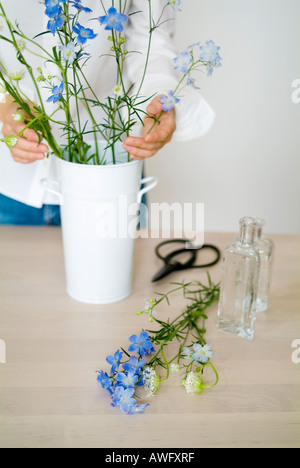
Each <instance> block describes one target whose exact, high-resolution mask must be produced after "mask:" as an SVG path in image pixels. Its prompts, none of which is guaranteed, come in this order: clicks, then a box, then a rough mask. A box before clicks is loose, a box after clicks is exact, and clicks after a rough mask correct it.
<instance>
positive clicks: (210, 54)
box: [199, 41, 222, 76]
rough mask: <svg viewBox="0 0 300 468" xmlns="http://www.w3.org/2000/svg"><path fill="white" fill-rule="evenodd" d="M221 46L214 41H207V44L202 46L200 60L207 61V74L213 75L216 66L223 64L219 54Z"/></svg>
mask: <svg viewBox="0 0 300 468" xmlns="http://www.w3.org/2000/svg"><path fill="white" fill-rule="evenodd" d="M219 51H220V47H218V46H217V45H216V44H215V43H214V42H213V41H207V42H206V44H205V45H203V46H201V47H200V56H199V58H200V60H202V61H203V62H207V74H208V76H210V75H212V73H213V71H214V68H219V67H221V66H222V64H221V60H222V59H221V57H220V54H219Z"/></svg>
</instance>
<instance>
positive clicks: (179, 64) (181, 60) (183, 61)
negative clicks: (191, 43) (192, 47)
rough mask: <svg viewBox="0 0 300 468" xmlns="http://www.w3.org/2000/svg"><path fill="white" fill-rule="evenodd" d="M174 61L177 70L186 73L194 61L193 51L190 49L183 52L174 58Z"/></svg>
mask: <svg viewBox="0 0 300 468" xmlns="http://www.w3.org/2000/svg"><path fill="white" fill-rule="evenodd" d="M174 63H175V67H174V68H175V70H180V71H181V72H182V73H184V74H186V73H187V72H188V71H189V69H190V66H191V64H192V63H193V58H192V56H191V53H190V52H188V51H185V52H182V54H180V55H179V57H176V58H175V59H174Z"/></svg>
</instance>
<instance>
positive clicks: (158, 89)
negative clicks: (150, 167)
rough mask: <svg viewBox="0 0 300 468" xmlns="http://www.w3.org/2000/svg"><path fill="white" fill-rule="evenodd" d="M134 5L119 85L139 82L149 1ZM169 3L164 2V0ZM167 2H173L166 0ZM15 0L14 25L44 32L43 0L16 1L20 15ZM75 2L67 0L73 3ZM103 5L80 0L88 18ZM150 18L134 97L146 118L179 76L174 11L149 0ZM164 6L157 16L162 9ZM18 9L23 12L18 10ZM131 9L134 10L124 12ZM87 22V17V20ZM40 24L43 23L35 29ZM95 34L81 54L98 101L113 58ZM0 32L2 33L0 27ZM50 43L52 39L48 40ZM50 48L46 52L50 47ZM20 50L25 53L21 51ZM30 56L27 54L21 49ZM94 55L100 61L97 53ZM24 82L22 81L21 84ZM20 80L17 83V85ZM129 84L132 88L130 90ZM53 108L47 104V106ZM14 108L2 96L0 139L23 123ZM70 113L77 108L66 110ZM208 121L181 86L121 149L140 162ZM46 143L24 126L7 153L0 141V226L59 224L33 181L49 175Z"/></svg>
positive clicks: (9, 61)
mask: <svg viewBox="0 0 300 468" xmlns="http://www.w3.org/2000/svg"><path fill="white" fill-rule="evenodd" d="M58 1H59V0H46V5H47V3H49V2H51V3H52V4H55V3H58ZM61 1H64V0H61ZM75 3H76V4H77V6H78V7H80V6H81V4H82V6H83V3H82V2H81V1H80V0H76V1H75ZM144 3H145V5H143V6H144V8H143V11H140V10H141V0H131V1H127V3H126V11H125V13H126V15H128V17H129V19H128V21H127V22H126V27H125V34H126V38H127V42H126V48H127V49H128V50H129V51H130V52H132V51H133V52H134V53H130V54H128V57H127V60H126V62H125V65H126V68H125V70H124V82H125V86H126V87H127V86H128V87H129V86H130V85H131V84H134V83H139V82H140V80H141V77H142V74H143V70H144V65H145V57H146V52H147V48H148V40H149V18H148V1H146V0H144ZM170 3H171V2H170ZM173 3H174V2H173ZM19 4H20V0H10V2H9V5H7V6H6V7H5V10H6V14H7V16H8V17H9V18H10V19H11V20H14V19H16V20H17V21H18V22H19V24H20V26H21V29H22V30H23V31H24V32H25V34H27V35H28V36H29V37H33V36H35V35H37V34H39V33H40V32H41V31H46V30H47V23H48V20H49V18H47V16H46V15H45V5H42V4H39V3H38V2H37V0H22V15H21V14H16V12H18V6H19ZM73 4H74V2H73ZM102 4H103V5H104V7H105V9H106V11H107V10H108V9H109V8H110V7H111V0H106V1H105V0H104V1H102V2H100V1H99V0H85V2H84V6H85V7H89V8H90V9H91V10H92V11H93V15H92V16H93V18H95V17H99V16H101V15H103V8H102ZM151 5H152V18H154V19H155V18H156V19H157V20H158V19H159V18H160V20H159V21H160V26H159V27H158V28H157V29H156V30H155V31H154V33H153V38H152V44H151V56H150V60H149V65H148V69H147V75H146V78H145V81H144V85H143V88H142V90H141V95H143V96H154V95H156V97H154V99H153V100H152V101H151V102H150V104H149V105H148V107H147V112H148V114H150V115H153V116H158V115H159V114H160V112H161V110H162V103H161V101H160V96H159V95H158V93H160V95H161V94H165V93H167V92H168V90H170V89H174V88H175V87H176V85H177V84H178V80H179V76H178V75H177V72H176V71H175V70H174V63H173V60H174V58H175V57H176V56H177V55H178V54H177V51H176V50H175V47H174V44H173V41H172V36H173V33H174V23H175V22H174V9H173V8H172V6H171V5H168V6H167V7H166V8H164V7H165V6H166V0H152V1H151ZM162 11H164V14H163V16H162V17H161V12H162ZM24 12H25V13H26V14H24ZM133 12H139V13H138V14H134V15H131V13H133ZM90 24H92V22H91V23H90ZM41 26H42V27H41ZM95 32H97V34H98V35H97V37H96V38H95V39H93V41H90V42H89V43H88V47H87V51H88V53H89V54H90V56H91V58H90V60H89V61H88V62H87V65H86V67H85V75H86V77H87V79H88V81H89V82H90V84H91V86H92V88H93V89H94V91H95V92H96V94H97V96H98V97H99V99H100V100H104V99H105V97H106V96H108V95H110V94H111V90H112V88H113V85H114V83H115V80H116V77H115V61H114V60H113V58H112V57H111V53H110V49H111V42H110V41H108V40H107V31H105V29H104V28H103V27H100V28H99V27H98V28H97V31H95ZM2 34H3V35H5V32H2ZM39 40H40V41H42V44H43V47H44V48H46V49H48V50H51V49H52V47H53V45H54V44H55V43H56V42H55V38H54V37H53V36H52V35H51V34H47V35H43V36H40V39H39ZM53 41H54V42H53ZM50 48H51V49H50ZM12 52H13V51H12V50H11V48H10V46H9V44H8V45H7V44H6V43H5V42H4V41H2V42H1V48H0V62H1V63H3V64H4V65H5V68H6V69H14V68H17V67H18V66H19V64H18V62H17V61H16V58H15V53H12ZM24 53H25V52H24ZM28 53H29V52H28ZM99 57H100V58H99ZM30 63H33V66H32V68H33V70H35V69H37V68H38V67H40V66H41V63H40V60H39V58H38V57H35V56H31V57H30ZM26 80H27V82H26ZM22 84H23V82H22ZM24 86H26V87H27V91H28V92H29V93H30V91H31V93H32V94H31V97H30V99H32V100H35V99H36V98H35V97H34V93H33V89H32V84H31V83H30V80H29V77H27V78H25V79H24ZM135 90H136V89H135V88H133V91H132V92H133V93H134V91H135ZM41 92H42V94H43V95H44V98H45V99H44V101H46V100H47V97H48V95H47V93H49V90H45V89H44V90H43V89H41ZM51 106H53V104H51V103H49V104H47V109H46V110H47V111H48V113H50V112H51V109H52V107H51ZM53 109H54V107H53ZM15 112H16V105H13V104H11V103H9V102H7V101H6V100H5V97H3V99H2V102H1V103H0V120H1V122H2V123H3V127H2V133H3V135H4V137H6V136H8V135H10V134H13V133H18V132H20V131H21V130H22V129H23V128H24V124H17V123H16V122H15V121H14V120H13V114H15ZM101 112H102V111H101V109H100V108H99V109H97V110H96V118H97V121H101V119H103V114H102V113H101ZM80 113H81V115H82V119H83V121H85V116H86V120H88V115H87V112H86V110H85V109H84V107H81V109H80ZM72 114H74V116H75V115H76V109H75V108H74V109H72ZM213 120H214V112H213V111H212V109H211V108H210V107H209V105H208V104H207V103H206V101H205V100H204V99H203V98H202V97H201V96H200V95H199V93H198V92H196V91H194V90H193V89H192V88H188V90H187V92H185V97H184V98H183V99H181V101H180V103H179V105H178V107H176V114H175V111H174V110H173V111H172V112H170V113H164V115H163V117H162V118H161V120H160V124H158V125H156V127H155V128H154V129H153V130H152V131H151V132H150V133H149V130H150V129H151V127H152V124H153V120H152V119H145V121H144V127H143V128H142V129H141V130H140V134H139V135H137V136H131V137H129V138H127V139H126V140H125V141H124V144H123V147H124V149H126V150H127V151H128V152H129V153H130V155H131V157H132V158H133V159H146V158H149V157H152V156H154V155H155V154H156V153H157V152H158V151H159V150H160V149H161V148H162V147H163V146H164V145H165V144H167V143H168V142H170V141H171V139H172V138H174V139H176V140H177V141H187V140H191V139H193V138H198V137H199V136H201V135H203V134H204V133H206V132H207V131H208V130H209V128H210V126H211V124H212V122H213ZM53 132H54V134H55V136H56V138H58V139H59V129H55V128H54V129H53ZM47 152H48V147H47V145H46V144H45V143H43V142H41V143H40V142H39V139H38V135H37V134H36V133H35V132H34V131H33V130H31V129H27V130H26V131H25V132H24V134H23V137H22V138H19V141H18V144H17V146H16V147H15V148H13V149H12V150H11V152H9V150H8V149H7V148H6V147H5V146H4V145H3V144H1V146H0V194H2V195H0V224H27V225H28V224H31V225H43V224H60V215H59V207H58V206H57V200H55V198H53V197H51V195H49V194H46V193H45V192H44V190H43V189H42V187H41V186H40V183H39V181H40V180H41V179H42V178H44V177H51V178H52V179H53V178H55V164H54V158H53V157H50V158H46V154H47Z"/></svg>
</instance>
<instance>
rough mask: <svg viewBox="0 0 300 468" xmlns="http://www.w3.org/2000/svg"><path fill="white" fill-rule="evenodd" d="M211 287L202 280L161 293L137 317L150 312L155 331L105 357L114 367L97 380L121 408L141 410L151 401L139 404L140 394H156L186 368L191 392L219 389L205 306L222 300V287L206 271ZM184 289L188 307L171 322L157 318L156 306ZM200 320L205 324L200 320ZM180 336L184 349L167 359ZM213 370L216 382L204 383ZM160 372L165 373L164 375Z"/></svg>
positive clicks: (136, 337) (185, 380) (145, 332)
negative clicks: (208, 342) (208, 372)
mask: <svg viewBox="0 0 300 468" xmlns="http://www.w3.org/2000/svg"><path fill="white" fill-rule="evenodd" d="M207 277H208V285H204V284H202V283H200V282H198V281H194V282H191V283H172V284H173V285H174V286H176V287H175V288H174V289H172V290H171V291H170V292H169V293H167V294H159V295H158V298H157V299H153V298H151V299H149V300H147V301H146V305H145V307H144V309H143V310H142V311H139V312H137V315H143V314H145V315H147V316H148V319H149V322H150V323H156V324H157V325H158V327H157V329H155V330H143V331H141V332H140V334H139V335H132V336H130V337H129V342H130V345H129V347H128V351H126V350H125V349H123V348H121V349H118V350H117V351H116V352H115V354H114V355H111V356H108V357H107V358H106V361H107V363H108V364H110V366H111V370H110V373H107V372H106V371H103V370H101V371H97V373H98V377H97V380H98V382H99V383H100V385H101V387H102V388H103V389H105V390H107V391H108V393H109V395H110V397H111V405H112V406H114V407H116V406H117V407H119V408H120V410H121V411H122V412H123V413H126V414H135V413H142V412H143V411H144V410H145V408H147V406H149V404H147V403H142V404H139V403H137V399H138V398H143V396H145V397H147V398H149V397H152V396H154V395H155V394H156V393H157V392H158V390H159V388H160V385H161V383H162V382H164V381H166V380H167V379H168V378H169V377H170V374H171V373H178V372H180V371H183V374H182V380H181V383H182V386H183V387H184V388H185V390H186V392H187V393H193V394H201V393H202V392H203V391H204V389H208V388H212V387H215V386H216V385H217V383H218V381H219V377H218V372H217V370H216V368H215V367H214V365H213V364H212V362H211V358H212V357H213V352H212V351H211V345H210V344H207V343H206V341H205V339H204V335H205V333H206V328H205V321H206V320H207V318H208V317H207V314H206V310H207V309H208V308H209V307H210V306H211V305H212V304H214V303H215V302H216V301H218V300H219V295H220V285H219V284H214V283H213V282H212V281H211V278H210V275H209V274H208V273H207ZM178 291H182V293H183V297H184V298H185V299H186V300H187V301H188V304H187V306H186V308H185V310H184V311H183V312H182V313H181V314H180V315H179V316H177V317H176V318H174V319H173V320H170V319H168V320H167V321H166V322H165V321H163V320H160V319H158V318H157V310H156V308H157V307H158V305H159V304H160V303H162V302H163V301H167V303H168V304H169V305H171V303H170V296H171V295H173V294H174V293H176V292H178ZM200 320H201V324H199V321H200ZM174 340H177V341H178V343H179V348H178V350H177V352H176V354H175V356H173V357H171V358H169V359H167V352H166V348H167V347H168V345H169V344H170V343H171V342H173V341H174ZM208 368H210V369H211V370H212V371H213V374H214V376H215V381H214V382H213V383H212V384H205V383H204V373H205V371H206V370H207V369H208ZM160 371H164V372H165V373H166V375H165V377H164V378H161V377H160V375H159V372H160Z"/></svg>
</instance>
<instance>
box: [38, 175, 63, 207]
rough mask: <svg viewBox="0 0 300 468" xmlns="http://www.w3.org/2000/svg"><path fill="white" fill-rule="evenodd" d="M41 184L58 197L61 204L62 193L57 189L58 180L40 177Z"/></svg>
mask: <svg viewBox="0 0 300 468" xmlns="http://www.w3.org/2000/svg"><path fill="white" fill-rule="evenodd" d="M40 183H41V186H42V187H43V188H44V189H45V190H46V191H47V192H49V193H52V195H55V196H56V197H57V198H58V199H59V204H60V205H62V200H63V198H62V194H61V193H60V192H59V191H58V182H57V181H56V180H52V179H41V181H40Z"/></svg>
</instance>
